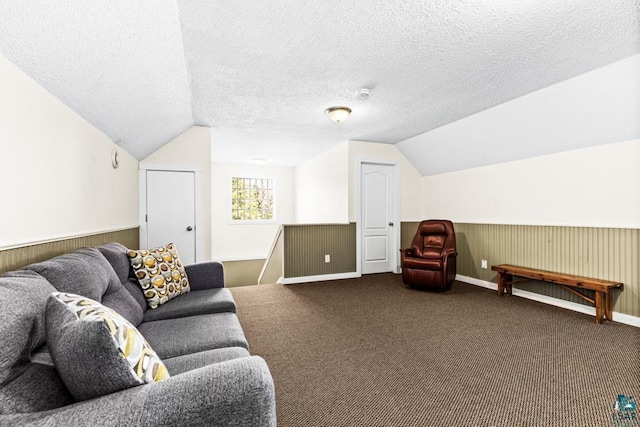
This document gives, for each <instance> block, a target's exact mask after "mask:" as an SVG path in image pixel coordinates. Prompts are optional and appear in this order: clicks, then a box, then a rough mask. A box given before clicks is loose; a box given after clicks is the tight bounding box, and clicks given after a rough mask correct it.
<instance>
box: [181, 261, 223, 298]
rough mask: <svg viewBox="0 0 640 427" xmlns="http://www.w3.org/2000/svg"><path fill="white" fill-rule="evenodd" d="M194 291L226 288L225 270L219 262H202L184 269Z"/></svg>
mask: <svg viewBox="0 0 640 427" xmlns="http://www.w3.org/2000/svg"><path fill="white" fill-rule="evenodd" d="M184 269H185V271H186V272H187V278H188V279H189V286H190V287H191V290H193V291H201V290H203V289H212V288H224V268H223V267H222V263H220V262H218V261H209V262H200V263H198V264H191V265H187V266H185V267H184Z"/></svg>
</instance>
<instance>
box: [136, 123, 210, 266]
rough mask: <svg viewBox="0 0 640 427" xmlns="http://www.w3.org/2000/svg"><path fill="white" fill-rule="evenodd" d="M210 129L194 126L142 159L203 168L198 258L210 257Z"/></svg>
mask: <svg viewBox="0 0 640 427" xmlns="http://www.w3.org/2000/svg"><path fill="white" fill-rule="evenodd" d="M210 159H211V129H210V128H208V127H202V126H193V127H191V128H189V129H187V130H186V131H184V132H183V133H181V134H180V135H178V136H177V137H176V138H174V139H173V140H171V141H170V142H169V143H167V144H166V145H164V146H162V147H161V148H160V149H158V150H157V151H155V152H154V153H152V154H150V155H149V156H148V157H146V158H145V159H143V160H142V161H141V162H140V165H141V167H144V166H148V165H156V166H181V165H188V166H197V167H198V168H199V169H200V172H201V182H200V202H201V215H202V217H201V218H202V225H201V229H200V232H201V235H200V236H199V238H201V239H202V251H203V253H202V254H201V255H199V256H198V260H202V261H205V260H210V259H211V160H210Z"/></svg>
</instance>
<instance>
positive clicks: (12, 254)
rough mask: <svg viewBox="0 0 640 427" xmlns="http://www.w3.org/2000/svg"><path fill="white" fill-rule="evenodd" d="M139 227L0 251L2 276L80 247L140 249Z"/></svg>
mask: <svg viewBox="0 0 640 427" xmlns="http://www.w3.org/2000/svg"><path fill="white" fill-rule="evenodd" d="M139 239H140V229H139V227H134V228H128V229H125V230H117V231H108V232H104V233H96V234H89V235H85V236H77V237H71V238H68V239H60V240H55V241H50V242H44V243H34V244H31V245H25V246H20V247H17V248H11V249H5V250H2V251H0V274H2V273H5V272H7V271H12V270H18V269H20V268H22V267H24V266H27V265H29V264H33V263H34V262H40V261H45V260H47V259H49V258H53V257H55V256H58V255H62V254H64V253H67V252H70V251H72V250H74V249H77V248H80V247H87V246H90V247H96V246H100V245H103V244H105V243H110V242H120V243H122V244H123V245H124V246H126V247H128V248H132V249H133V248H135V249H137V248H139V241H140V240H139Z"/></svg>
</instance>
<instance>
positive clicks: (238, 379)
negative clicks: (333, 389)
mask: <svg viewBox="0 0 640 427" xmlns="http://www.w3.org/2000/svg"><path fill="white" fill-rule="evenodd" d="M14 425H27V426H45V425H73V426H79V427H84V426H86V427H95V426H96V425H101V426H120V425H132V426H148V427H151V426H154V427H155V426H177V425H185V426H219V427H223V426H243V427H272V426H276V407H275V391H274V386H273V379H272V377H271V373H270V372H269V368H268V367H267V364H266V362H265V361H264V360H263V359H262V358H261V357H258V356H250V357H242V358H239V359H233V360H228V361H226V362H220V363H216V364H213V365H208V366H205V367H202V368H200V369H195V370H193V371H188V372H185V373H183V374H180V375H176V376H173V377H170V378H168V379H166V380H164V381H161V382H159V383H153V384H146V385H141V386H138V387H133V388H130V389H127V390H123V391H120V392H117V393H112V394H108V395H106V396H102V397H99V398H97V399H92V400H86V401H84V402H78V403H75V404H73V405H68V406H64V407H62V408H58V409H54V410H51V411H44V412H36V413H26V414H12V415H0V426H14Z"/></svg>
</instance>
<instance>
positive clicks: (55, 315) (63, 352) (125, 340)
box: [45, 292, 169, 400]
mask: <svg viewBox="0 0 640 427" xmlns="http://www.w3.org/2000/svg"><path fill="white" fill-rule="evenodd" d="M45 328H46V340H47V345H48V347H49V351H50V353H51V357H52V358H53V361H54V363H55V366H56V369H57V370H58V373H59V374H60V377H61V378H62V381H63V382H64V383H65V385H66V386H67V388H68V389H69V392H70V393H71V395H72V396H73V397H74V398H75V399H77V400H87V399H92V398H95V397H99V396H103V395H105V394H109V393H114V392H116V391H120V390H124V389H126V388H130V387H135V386H137V385H141V384H145V383H152V382H157V381H162V380H163V379H166V378H168V377H169V373H168V372H167V368H166V367H165V365H164V363H163V362H162V360H160V358H159V357H158V355H157V354H156V353H155V352H154V351H153V349H152V348H151V347H150V346H149V344H148V343H147V341H146V340H145V339H144V337H143V336H142V335H141V334H140V332H138V330H137V329H136V328H135V327H134V326H133V325H132V324H131V323H129V322H128V321H127V320H126V319H125V318H124V317H122V316H120V315H119V314H118V313H116V312H115V311H113V310H112V309H110V308H108V307H105V306H103V305H102V304H100V303H99V302H96V301H94V300H91V299H89V298H85V297H82V296H80V295H75V294H68V293H62V292H54V293H52V294H51V296H50V297H49V299H48V300H47V306H46V315H45Z"/></svg>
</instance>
